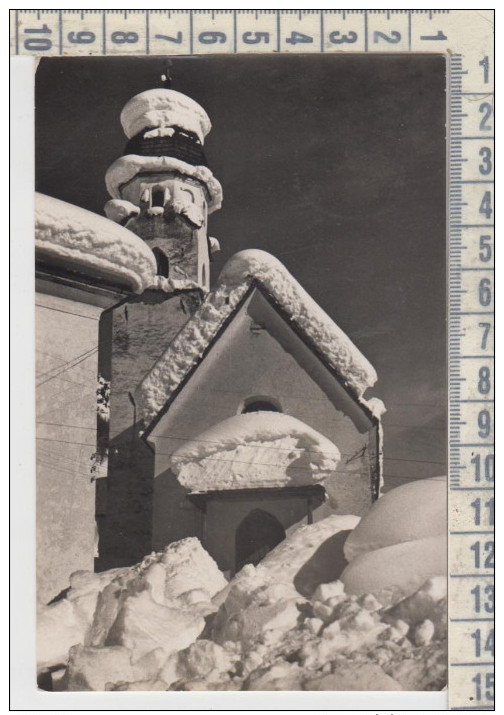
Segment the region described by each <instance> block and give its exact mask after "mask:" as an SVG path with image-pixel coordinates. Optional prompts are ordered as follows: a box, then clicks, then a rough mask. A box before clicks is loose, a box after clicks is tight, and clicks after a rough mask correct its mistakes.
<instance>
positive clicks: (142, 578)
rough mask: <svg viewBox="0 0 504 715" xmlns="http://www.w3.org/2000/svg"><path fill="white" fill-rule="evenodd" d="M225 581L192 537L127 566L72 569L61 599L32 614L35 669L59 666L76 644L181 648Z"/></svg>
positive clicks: (139, 652) (138, 649)
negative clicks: (34, 620) (93, 570)
mask: <svg viewBox="0 0 504 715" xmlns="http://www.w3.org/2000/svg"><path fill="white" fill-rule="evenodd" d="M226 584H227V581H226V579H225V578H224V576H223V575H222V573H221V572H220V571H219V569H218V568H217V565H216V563H215V561H214V560H213V559H212V558H211V557H210V556H209V555H208V553H207V552H206V551H205V550H204V549H203V548H202V547H201V545H200V543H199V541H198V539H196V538H188V539H183V540H182V541H178V542H176V543H174V544H170V546H167V547H166V548H165V549H164V551H162V552H159V553H157V554H151V555H150V556H147V557H145V559H144V560H143V561H142V562H141V563H140V564H137V565H136V566H132V567H130V568H122V569H112V570H110V571H105V572H103V573H98V574H94V573H91V572H86V571H77V572H76V573H75V574H73V575H72V577H71V580H70V589H69V590H68V592H67V593H66V595H65V597H64V598H62V599H61V600H58V601H56V602H55V603H53V604H52V605H49V606H44V607H42V608H41V609H40V611H39V614H38V623H37V625H38V637H37V657H38V662H39V666H41V667H44V666H45V667H55V666H58V665H61V664H65V663H66V661H67V658H68V652H69V649H70V648H71V647H72V646H77V645H78V644H80V646H86V647H87V646H90V647H92V648H95V649H101V648H103V647H105V646H106V647H108V646H114V647H118V646H121V647H123V648H127V649H129V650H130V651H131V653H132V654H133V653H134V654H135V657H136V658H138V657H141V656H143V655H145V654H147V653H149V652H150V651H152V650H153V649H155V648H157V647H161V648H163V649H168V651H171V650H179V649H181V648H184V647H186V646H188V645H189V644H190V643H192V642H193V641H194V640H196V638H197V637H198V636H199V635H200V633H201V632H202V630H203V628H204V626H205V620H204V617H205V616H206V615H208V613H211V612H213V611H215V610H216V607H215V606H213V605H212V603H211V599H212V597H213V596H214V595H215V594H216V593H218V592H219V591H221V590H222V589H223V588H224V587H225V586H226ZM72 652H74V655H75V651H72ZM79 652H80V651H79ZM75 657H76V656H75ZM86 657H87V656H86ZM100 657H101V656H100ZM69 687H73V686H72V681H71V680H70V683H69Z"/></svg>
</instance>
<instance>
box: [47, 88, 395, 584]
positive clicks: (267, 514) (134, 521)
mask: <svg viewBox="0 0 504 715" xmlns="http://www.w3.org/2000/svg"><path fill="white" fill-rule="evenodd" d="M121 121H122V125H123V128H124V131H125V133H126V136H127V144H126V148H125V152H124V155H123V156H122V157H120V158H119V159H117V160H116V161H115V162H114V163H113V164H112V165H111V167H110V168H109V170H108V172H107V176H106V183H107V188H108V191H109V193H110V196H111V199H110V201H109V202H108V203H107V204H106V206H105V213H106V216H107V219H103V218H101V219H100V221H103V222H105V224H107V226H108V227H109V229H110V231H111V232H112V233H113V232H114V231H116V233H117V240H116V243H115V244H114V245H113V247H112V249H111V250H110V252H109V253H110V255H109V256H108V259H109V263H110V265H109V264H107V267H105V264H104V266H103V267H101V268H100V270H101V273H98V274H96V268H95V267H94V265H91V264H93V261H91V260H90V261H89V262H88V264H84V263H80V264H78V265H77V264H76V263H74V264H72V266H71V268H72V271H73V275H74V278H75V279H76V280H77V278H76V277H78V281H80V283H81V284H82V285H83V286H87V291H88V293H89V294H92V293H93V290H94V288H95V287H96V285H97V284H98V285H99V284H100V281H102V282H103V284H105V283H107V284H108V283H110V284H111V285H113V286H114V290H115V293H113V295H112V294H111V296H110V297H109V298H108V299H107V301H105V300H104V299H103V300H102V303H101V305H100V308H99V310H97V311H96V315H95V323H96V326H95V327H96V336H95V337H96V338H97V344H98V350H97V354H96V362H95V364H94V367H93V368H92V369H96V371H97V372H98V374H99V380H100V381H101V382H100V383H99V384H101V385H102V390H101V393H100V391H98V397H99V406H98V416H97V418H96V419H97V420H98V423H97V432H96V435H97V440H96V448H95V452H94V454H95V455H97V457H96V459H95V461H97V462H98V463H99V464H100V470H99V474H95V477H96V478H93V480H92V482H91V486H90V487H89V489H90V491H91V492H92V493H93V499H94V502H95V504H94V512H95V516H96V523H97V529H98V537H99V538H98V549H97V555H96V559H95V568H96V569H98V570H103V569H106V568H112V567H115V566H123V565H130V564H132V563H135V562H136V561H138V560H140V559H141V558H142V557H143V556H144V555H145V554H146V553H149V552H150V551H151V550H158V549H161V548H163V547H164V546H166V545H167V544H168V543H171V542H173V541H176V540H178V539H181V538H184V537H186V536H197V537H198V538H199V539H200V540H201V542H202V544H203V546H204V547H205V548H206V549H207V551H208V552H209V553H210V554H211V555H212V556H213V557H214V559H215V560H216V561H217V564H218V565H219V567H220V568H221V570H222V571H224V572H226V573H228V574H230V575H232V574H234V573H235V572H236V571H237V570H239V569H240V568H241V567H242V566H243V565H244V564H245V563H258V562H259V561H260V560H261V558H262V557H263V556H264V555H265V554H266V553H267V552H268V551H269V550H271V548H273V547H274V546H275V545H276V544H277V543H279V541H281V540H282V539H283V538H284V537H285V534H286V531H287V530H288V529H289V528H291V527H292V526H294V525H295V524H298V523H300V522H307V523H311V522H312V521H313V520H316V519H317V518H320V517H321V516H323V515H324V514H326V513H328V510H329V509H330V510H331V511H332V512H336V513H339V514H356V515H361V514H363V513H364V512H365V511H366V510H367V509H368V508H369V507H370V505H371V503H372V502H373V500H375V499H376V498H378V496H379V493H380V488H381V484H382V444H383V436H382V426H381V415H382V413H383V410H384V408H383V404H382V403H381V401H380V400H378V399H376V398H371V399H366V398H365V397H364V393H365V392H366V390H367V389H368V388H370V387H372V385H373V384H374V382H375V380H376V373H375V371H374V368H373V367H372V366H371V365H370V364H369V362H368V361H367V360H366V358H365V357H364V356H363V355H362V354H361V353H360V352H359V350H358V349H357V347H356V346H355V345H353V344H352V342H351V341H350V339H349V338H348V337H347V336H346V335H345V334H344V333H343V331H342V330H341V329H340V328H339V327H338V326H337V325H336V324H335V323H334V322H333V320H332V319H331V318H330V317H329V316H328V315H327V314H326V313H324V311H322V310H321V308H320V307H319V306H318V305H317V304H316V303H315V301H313V299H312V298H311V297H310V296H309V295H308V294H307V293H306V292H305V291H304V289H303V288H302V287H301V286H300V285H299V283H298V282H297V281H296V280H295V278H294V277H293V276H291V275H290V274H289V272H288V271H287V270H286V268H285V267H284V266H283V265H282V264H281V263H280V262H279V261H278V260H277V259H276V258H274V257H273V256H272V255H270V254H269V253H265V252H264V251H259V250H254V249H251V250H247V251H242V252H240V253H237V254H235V255H234V256H232V257H231V258H230V259H229V261H228V262H227V264H226V265H225V267H224V269H223V270H222V272H221V274H220V276H219V277H218V278H217V280H214V281H212V288H211V289H210V285H211V280H210V279H211V275H210V269H211V262H212V253H213V252H214V251H216V250H219V244H218V242H217V241H216V240H215V239H213V238H211V237H210V235H209V233H208V216H209V215H210V214H211V213H212V212H213V211H215V210H217V209H218V208H220V205H221V201H222V189H221V187H220V184H219V182H218V181H217V179H216V178H215V177H214V176H213V174H212V172H211V170H210V169H209V168H208V166H207V162H206V159H205V155H204V141H205V138H206V136H207V134H208V132H209V131H210V128H211V124H210V120H209V118H208V116H207V115H206V113H205V111H204V110H203V109H202V108H201V107H200V106H199V105H198V104H196V102H194V101H193V100H191V99H189V98H188V97H186V96H185V95H183V94H181V93H179V92H175V91H174V90H171V89H155V90H149V91H147V92H143V93H141V94H140V95H137V96H136V97H134V98H133V99H131V100H130V101H129V102H128V103H127V104H126V106H125V108H124V109H123V112H122V114H121ZM58 203H60V204H61V203H62V202H58ZM67 206H68V205H67ZM73 208H75V207H72V209H73ZM58 210H61V211H64V209H62V208H61V207H59V208H58V209H57V210H56V213H57V211H58ZM75 210H76V211H77V212H79V211H81V210H78V209H75ZM86 213H89V212H86ZM79 216H80V220H82V221H84V222H85V221H86V218H85V216H84V215H83V214H79ZM97 218H98V217H97ZM60 223H61V222H60ZM105 224H104V225H105ZM57 225H58V221H57V217H56V218H55V220H54V221H53V232H52V241H53V243H54V244H55V246H56V248H55V249H54V251H53V253H52V254H51V256H49V258H48V259H47V260H46V262H45V264H44V266H45V267H44V270H45V272H46V278H47V280H46V283H47V285H50V286H51V290H53V288H54V285H55V282H54V281H55V276H56V274H57V273H58V270H59V269H58V266H65V265H66V266H67V268H68V265H69V264H68V261H69V259H68V257H65V256H66V254H65V251H63V250H62V249H61V235H60V234H61V230H60V234H58V228H57ZM97 233H99V232H97ZM114 235H115V234H114ZM119 236H120V238H119ZM125 237H128V238H129V240H130V243H131V246H130V244H129V243H128V242H127V241H126V240H125ZM121 241H122V243H121ZM88 242H89V241H88ZM91 243H93V242H91ZM111 244H113V241H111ZM93 246H94V248H93ZM133 246H134V250H133ZM90 250H91V253H92V252H93V250H99V240H97V241H96V242H95V243H94V244H93V245H91V248H90ZM135 252H136V253H135ZM138 253H141V255H142V256H143V254H144V253H145V256H146V267H145V270H144V274H142V279H141V281H137V282H136V283H134V285H124V283H123V284H120V281H117V280H115V281H114V280H113V273H114V269H115V262H116V261H120V260H124V256H125V255H126V256H129V258H130V259H131V263H132V265H131V266H130V269H131V270H132V271H134V270H135V266H136V261H137V259H136V258H135V256H136V255H137V254H138ZM65 261H66V263H65ZM147 264H148V265H147ZM106 268H107V270H106ZM105 276H106V279H105ZM130 283H131V281H130ZM110 290H111V289H110ZM69 299H73V298H72V297H69ZM46 330H47V336H46V334H45V333H44V334H43V332H44V331H46ZM51 330H53V331H56V332H58V326H57V325H54V326H51V327H50V328H47V329H46V328H45V327H44V331H42V332H41V339H40V344H41V345H42V346H43V344H44V340H49V339H51V338H50V336H49V332H50V331H51ZM41 349H42V348H41ZM103 386H105V388H104V387H103ZM104 403H106V405H104ZM86 410H87V412H86V415H87V417H86V419H88V420H89V419H91V416H90V415H91V412H92V410H94V411H95V412H96V403H95V404H94V405H93V406H92V407H90V406H89V405H88V406H87V407H86ZM74 417H75V415H74ZM60 467H61V471H62V477H61V478H62V480H63V481H64V479H65V477H64V472H65V469H66V467H65V465H64V463H63V462H62V463H61V465H60ZM67 471H68V470H67ZM88 501H89V500H88ZM89 507H90V505H89V504H87V505H86V511H85V515H84V511H83V515H82V518H83V519H85V520H86V523H87V524H88V527H87V532H86V533H87V535H88V536H89V534H90V533H91V531H90V530H91V529H94V528H95V527H94V518H93V514H92V513H91V511H90V508H89ZM46 510H47V508H46ZM48 521H50V518H48ZM47 528H48V529H49V532H50V527H47ZM88 532H89V533H88ZM45 543H46V546H44V549H45V550H46V551H47V553H48V552H50V551H51V549H52V548H56V547H55V546H54V544H53V545H51V535H50V533H49V535H48V536H47V538H46V539H45ZM60 546H61V544H59V546H58V548H59V547H60ZM85 548H87V547H85ZM46 551H44V553H42V554H41V560H42V561H44V559H47V553H46ZM84 560H85V559H84ZM79 567H84V566H81V565H80V564H78V565H77V566H76V568H79ZM72 570H75V568H74V569H72Z"/></svg>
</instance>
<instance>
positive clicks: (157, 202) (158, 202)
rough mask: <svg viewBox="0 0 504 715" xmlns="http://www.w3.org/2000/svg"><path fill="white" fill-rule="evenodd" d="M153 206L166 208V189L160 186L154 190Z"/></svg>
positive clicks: (152, 196)
mask: <svg viewBox="0 0 504 715" xmlns="http://www.w3.org/2000/svg"><path fill="white" fill-rule="evenodd" d="M151 206H164V189H162V188H160V187H159V186H158V187H157V188H156V189H152V195H151Z"/></svg>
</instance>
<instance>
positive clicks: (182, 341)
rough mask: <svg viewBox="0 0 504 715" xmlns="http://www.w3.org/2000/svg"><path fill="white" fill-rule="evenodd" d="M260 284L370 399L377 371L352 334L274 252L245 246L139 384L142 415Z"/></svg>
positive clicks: (152, 411)
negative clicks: (325, 308)
mask: <svg viewBox="0 0 504 715" xmlns="http://www.w3.org/2000/svg"><path fill="white" fill-rule="evenodd" d="M254 281H255V282H256V283H258V284H260V285H261V286H262V287H263V288H264V289H265V290H266V292H267V293H268V294H269V295H270V296H271V297H272V298H273V300H274V301H275V302H276V303H277V304H278V305H279V306H280V307H281V308H282V310H283V312H284V313H285V314H287V316H288V318H289V320H290V321H291V323H292V324H293V325H295V326H296V327H297V329H298V330H299V331H300V332H302V333H303V335H304V336H306V338H307V339H308V340H309V342H310V343H312V345H314V346H316V348H317V350H318V352H319V353H321V354H322V355H323V356H324V359H325V361H326V362H327V364H328V365H329V366H330V367H331V368H333V369H334V370H335V371H336V372H337V374H338V375H339V376H340V378H341V380H342V381H343V382H344V383H345V384H346V385H347V386H348V387H350V388H351V390H352V391H353V392H354V393H355V395H356V397H357V398H358V401H359V403H360V404H362V405H364V406H366V405H367V403H366V401H365V400H364V398H363V397H362V395H363V393H364V391H365V390H366V389H367V388H368V387H371V386H372V385H374V383H375V382H376V379H377V375H376V372H375V370H374V368H373V367H372V365H371V364H370V363H369V362H368V360H367V359H366V358H365V357H364V356H363V355H362V354H361V353H360V351H359V350H358V349H357V347H356V346H355V345H354V344H353V343H352V341H351V340H350V338H348V337H347V335H345V333H344V332H343V331H342V330H341V328H339V327H338V326H337V325H336V323H335V322H334V321H333V320H332V318H330V317H329V316H328V315H327V313H325V312H324V311H323V310H322V308H320V306H318V305H317V303H316V302H315V301H314V300H313V298H311V297H310V296H309V295H308V293H307V292H306V291H305V290H304V288H302V287H301V286H300V284H299V283H298V282H297V281H296V279H295V278H293V277H292V276H291V274H290V273H289V271H288V270H287V269H286V268H285V266H284V265H283V264H282V263H281V262H280V261H279V260H278V259H277V258H275V257H274V256H272V255H271V254H269V253H267V252H266V251H261V250H257V249H249V250H245V251H240V252H239V253H236V254H235V255H234V256H232V257H231V258H230V259H229V260H228V262H227V263H226V265H225V266H224V268H223V270H222V272H221V274H220V276H219V280H218V283H217V286H216V288H215V289H214V290H213V291H212V292H211V293H210V294H209V295H208V297H207V299H206V300H205V301H204V303H203V304H202V305H201V307H200V308H199V310H198V311H197V312H196V313H195V314H194V316H193V317H192V318H191V319H190V320H189V321H188V322H187V323H186V325H185V326H184V327H183V328H182V330H181V331H180V333H179V334H178V335H177V336H176V337H175V339H174V341H173V342H172V343H171V345H170V346H169V347H168V349H167V350H166V351H165V353H164V354H163V355H162V356H161V357H160V358H159V360H158V361H157V362H156V364H155V365H154V367H153V368H152V369H151V371H150V372H149V373H148V374H147V375H146V377H145V378H144V380H143V381H142V383H141V384H140V386H139V388H138V389H137V404H138V405H139V415H140V417H141V419H142V420H143V421H144V423H145V424H148V423H149V422H150V421H151V420H152V419H153V418H154V417H155V416H156V415H157V414H158V413H159V412H160V411H161V410H162V409H163V407H164V405H165V404H166V402H167V400H168V399H169V397H170V396H171V394H172V393H173V392H174V391H175V390H176V389H177V388H178V387H179V385H180V384H181V383H182V381H183V380H184V378H185V377H186V375H187V374H188V373H189V371H190V370H191V369H192V368H193V367H194V366H195V365H196V364H197V363H198V362H199V361H200V360H201V358H202V355H203V354H204V352H205V350H206V349H207V348H208V346H209V345H210V343H211V342H212V340H213V339H214V338H215V337H216V335H217V334H218V332H219V330H220V329H221V327H222V326H223V324H224V323H225V321H226V320H227V319H228V318H229V317H230V316H231V314H232V313H233V311H234V309H235V308H236V306H237V305H238V304H239V302H240V301H241V299H242V298H243V297H244V296H245V294H246V293H247V291H248V289H249V287H250V285H251V284H252V283H253V282H254Z"/></svg>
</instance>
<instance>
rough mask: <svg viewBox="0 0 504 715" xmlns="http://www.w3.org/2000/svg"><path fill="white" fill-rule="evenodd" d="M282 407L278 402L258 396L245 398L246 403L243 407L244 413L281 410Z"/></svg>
mask: <svg viewBox="0 0 504 715" xmlns="http://www.w3.org/2000/svg"><path fill="white" fill-rule="evenodd" d="M281 411H282V408H281V407H280V405H279V404H278V403H276V404H275V403H274V402H273V401H271V400H268V399H267V398H257V397H252V398H250V399H249V400H245V404H244V406H243V409H242V415H244V414H246V413H247V412H281Z"/></svg>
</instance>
